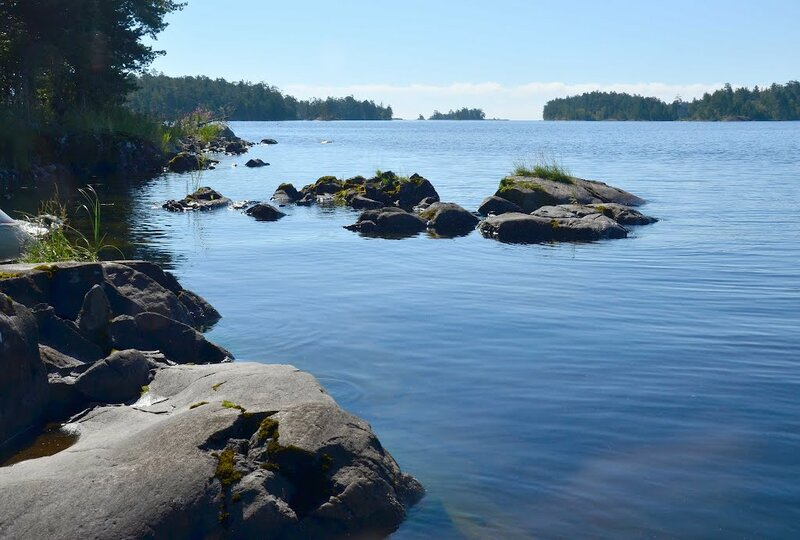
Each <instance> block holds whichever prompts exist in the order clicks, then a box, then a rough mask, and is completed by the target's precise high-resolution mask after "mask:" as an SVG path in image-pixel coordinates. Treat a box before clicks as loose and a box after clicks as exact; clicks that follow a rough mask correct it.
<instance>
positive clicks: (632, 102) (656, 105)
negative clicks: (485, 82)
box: [542, 81, 800, 121]
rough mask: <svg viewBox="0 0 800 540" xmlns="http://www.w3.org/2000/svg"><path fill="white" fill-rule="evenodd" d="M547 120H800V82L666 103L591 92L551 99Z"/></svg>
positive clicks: (725, 90) (728, 87)
mask: <svg viewBox="0 0 800 540" xmlns="http://www.w3.org/2000/svg"><path fill="white" fill-rule="evenodd" d="M542 116H543V118H544V119H545V120H656V121H672V120H699V121H703V120H706V121H724V120H800V82H797V81H789V82H788V83H786V84H783V85H782V84H772V85H771V86H770V87H768V88H759V87H758V86H756V87H754V88H753V89H752V90H750V89H749V88H745V87H741V88H736V89H735V90H734V89H733V88H732V87H731V85H730V84H726V85H725V86H724V87H723V88H721V89H720V90H717V91H715V92H714V93H713V94H709V93H706V94H704V95H703V97H702V98H699V99H694V100H692V101H683V100H682V99H680V98H677V99H676V100H675V101H673V102H672V103H666V102H664V101H662V100H660V99H658V98H654V97H643V96H639V95H630V94H625V93H617V92H588V93H585V94H582V95H580V96H570V97H566V98H558V99H554V100H551V101H548V102H547V104H546V105H545V106H544V112H543V114H542Z"/></svg>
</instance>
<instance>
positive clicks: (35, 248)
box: [20, 186, 125, 263]
mask: <svg viewBox="0 0 800 540" xmlns="http://www.w3.org/2000/svg"><path fill="white" fill-rule="evenodd" d="M78 192H79V193H80V194H81V196H82V197H83V199H84V203H83V204H82V205H80V206H79V207H78V212H85V213H86V215H87V217H88V218H89V228H90V231H89V235H88V236H87V235H85V234H83V233H82V232H81V231H79V230H77V229H75V228H73V227H71V226H70V225H69V223H68V218H67V207H66V205H65V204H64V203H62V202H61V201H60V200H59V195H58V193H56V194H55V195H54V196H53V198H52V199H50V200H48V201H45V202H44V203H42V205H41V207H40V210H39V213H40V214H51V215H54V216H56V217H58V218H59V219H61V221H62V222H63V225H62V226H61V227H56V228H52V229H50V230H49V231H47V232H46V233H45V234H44V235H42V236H40V237H37V238H34V239H33V240H32V241H31V242H29V243H28V244H27V245H26V246H25V252H24V253H23V255H22V257H21V258H20V260H21V261H22V262H25V263H51V262H60V261H79V262H92V261H99V260H100V259H101V254H102V253H103V252H105V251H116V253H117V254H118V255H119V256H120V258H123V259H124V258H125V256H124V254H123V253H122V252H121V251H120V250H119V249H118V248H117V247H116V246H113V245H111V244H108V243H106V235H105V234H103V232H102V215H101V207H102V203H101V201H100V197H99V195H98V194H97V191H95V189H94V187H92V186H86V187H85V188H81V189H79V190H78Z"/></svg>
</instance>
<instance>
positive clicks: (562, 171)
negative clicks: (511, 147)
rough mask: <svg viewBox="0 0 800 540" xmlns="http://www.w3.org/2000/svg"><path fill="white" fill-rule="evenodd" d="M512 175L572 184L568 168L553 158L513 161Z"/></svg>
mask: <svg viewBox="0 0 800 540" xmlns="http://www.w3.org/2000/svg"><path fill="white" fill-rule="evenodd" d="M511 174H512V175H513V176H524V177H529V178H542V179H544V180H552V181H553V182H561V183H562V184H574V183H575V182H574V181H573V179H572V175H571V174H570V172H569V169H567V168H566V167H564V166H563V165H562V164H561V163H559V162H558V161H556V160H555V159H545V158H541V159H540V160H539V161H536V162H534V163H528V162H524V161H519V162H516V163H514V170H513V171H512V173H511Z"/></svg>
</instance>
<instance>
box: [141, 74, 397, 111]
mask: <svg viewBox="0 0 800 540" xmlns="http://www.w3.org/2000/svg"><path fill="white" fill-rule="evenodd" d="M133 82H134V84H135V85H136V86H137V87H138V88H137V89H135V90H134V91H133V92H131V93H130V94H129V95H128V98H127V106H128V107H129V108H130V109H132V110H133V111H134V112H137V113H142V114H147V115H150V116H154V117H156V118H162V119H174V118H180V117H181V116H184V115H186V114H188V113H190V112H192V111H194V110H195V109H197V107H198V106H199V107H202V108H204V109H207V110H210V111H213V112H218V113H221V116H224V117H225V118H227V119H228V120H391V119H392V107H391V106H388V105H386V106H384V105H383V104H382V103H381V104H380V105H376V104H375V102H374V101H367V100H364V101H359V100H357V99H355V98H354V97H353V96H347V97H344V98H333V97H329V98H327V99H312V100H299V99H296V98H294V97H292V96H289V95H284V94H283V93H282V92H281V91H280V90H278V89H277V88H275V87H274V86H270V85H268V84H265V83H250V82H243V81H240V82H229V81H226V80H225V79H211V78H209V77H204V76H198V77H168V76H167V75H163V74H153V73H145V74H143V75H141V76H139V77H136V78H135V80H134V81H133Z"/></svg>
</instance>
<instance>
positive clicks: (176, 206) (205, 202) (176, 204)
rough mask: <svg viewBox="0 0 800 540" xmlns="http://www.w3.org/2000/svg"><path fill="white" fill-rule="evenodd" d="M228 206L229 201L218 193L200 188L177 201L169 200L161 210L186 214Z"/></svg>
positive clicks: (208, 188) (206, 188)
mask: <svg viewBox="0 0 800 540" xmlns="http://www.w3.org/2000/svg"><path fill="white" fill-rule="evenodd" d="M229 204H231V200H230V199H229V198H227V197H223V196H222V194H221V193H219V192H218V191H215V190H213V189H211V188H210V187H201V188H198V189H197V191H195V192H194V193H192V194H191V195H187V196H186V197H184V198H183V199H181V200H179V201H176V200H169V201H167V202H165V203H164V204H163V205H162V208H164V209H165V210H169V211H170V212H188V211H192V210H213V209H215V208H223V207H227V206H228V205H229Z"/></svg>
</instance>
